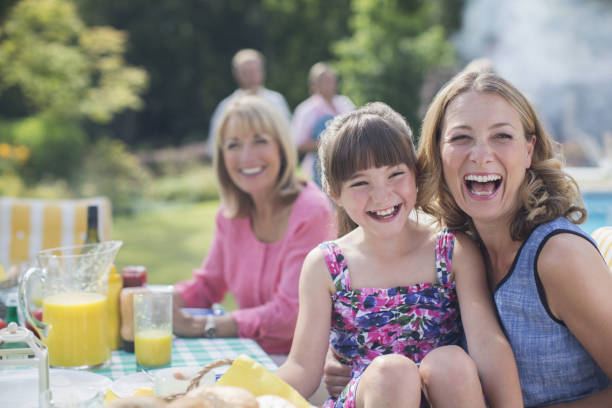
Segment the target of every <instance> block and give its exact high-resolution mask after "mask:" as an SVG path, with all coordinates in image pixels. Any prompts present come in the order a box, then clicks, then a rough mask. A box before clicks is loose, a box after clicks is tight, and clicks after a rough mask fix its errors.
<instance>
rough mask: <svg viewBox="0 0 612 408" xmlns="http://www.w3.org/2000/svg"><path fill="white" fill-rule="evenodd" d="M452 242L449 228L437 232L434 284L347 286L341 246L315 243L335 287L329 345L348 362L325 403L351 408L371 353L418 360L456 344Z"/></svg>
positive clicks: (459, 332) (457, 323)
mask: <svg viewBox="0 0 612 408" xmlns="http://www.w3.org/2000/svg"><path fill="white" fill-rule="evenodd" d="M454 241H455V236H454V234H453V233H451V232H449V231H447V230H442V231H441V232H440V233H438V235H437V236H436V245H435V257H436V270H437V279H438V280H437V282H425V283H419V284H415V285H410V286H402V287H396V288H389V289H378V288H361V289H354V290H353V289H351V280H350V275H349V271H348V267H347V263H346V260H345V258H344V255H343V254H342V251H341V250H340V247H339V246H338V245H337V244H336V243H335V242H332V241H330V242H324V243H322V244H320V245H319V248H320V249H321V250H322V251H323V253H324V255H325V260H326V263H327V267H328V269H329V271H330V273H331V276H332V279H333V280H334V285H335V287H336V293H335V294H334V295H333V297H332V300H333V308H332V325H331V334H330V344H331V346H332V347H333V349H334V351H335V352H336V353H337V354H338V355H340V356H341V357H342V358H343V360H344V362H345V363H347V364H350V365H351V366H352V374H351V376H352V379H351V381H350V382H349V383H348V384H347V386H346V387H345V388H344V390H343V391H342V393H341V394H340V396H339V397H338V399H333V398H329V399H328V400H327V401H326V402H325V404H324V405H323V407H325V408H330V407H351V408H353V407H355V393H356V391H357V385H358V383H359V379H360V377H361V374H362V373H363V371H364V370H365V369H366V367H367V366H368V365H369V364H370V363H371V362H372V360H374V358H375V357H378V356H380V355H383V354H391V353H396V354H402V355H404V356H407V357H409V358H411V359H412V360H413V361H414V362H415V363H417V364H419V363H420V362H421V360H422V359H423V358H424V357H425V356H426V355H427V353H429V352H430V351H431V350H433V349H434V348H436V347H439V346H444V345H449V344H459V343H460V339H461V336H462V332H463V331H462V328H461V321H460V316H459V304H458V301H457V293H456V291H455V281H454V280H451V279H450V271H451V260H452V253H453V245H454Z"/></svg>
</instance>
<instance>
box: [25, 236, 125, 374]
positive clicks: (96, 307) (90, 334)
mask: <svg viewBox="0 0 612 408" xmlns="http://www.w3.org/2000/svg"><path fill="white" fill-rule="evenodd" d="M121 245H122V242H121V241H106V242H101V243H97V244H85V245H77V246H70V247H62V248H53V249H47V250H43V251H39V252H38V253H37V254H36V260H37V262H38V267H33V268H30V269H28V271H27V272H26V273H25V275H24V276H23V279H22V280H21V282H20V284H19V306H20V308H21V310H22V311H23V314H24V316H25V319H26V320H27V321H28V322H29V323H30V325H31V326H32V327H34V328H35V329H36V330H37V331H38V332H39V334H40V336H41V340H42V341H43V343H45V345H46V346H47V348H48V349H49V364H50V365H51V366H53V367H66V368H79V369H90V368H99V367H101V366H102V365H104V364H105V363H106V362H107V361H108V359H109V358H110V354H111V351H110V344H109V337H108V313H107V300H106V294H107V286H108V273H109V269H110V266H111V264H112V263H113V261H114V259H115V256H116V255H117V251H119V248H120V247H121ZM37 299H38V301H36V300H37ZM36 303H42V321H40V320H39V319H37V318H36V317H34V316H33V314H32V310H33V305H35V304H36Z"/></svg>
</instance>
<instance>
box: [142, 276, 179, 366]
mask: <svg viewBox="0 0 612 408" xmlns="http://www.w3.org/2000/svg"><path fill="white" fill-rule="evenodd" d="M134 351H135V354H136V363H137V365H138V366H140V367H144V368H149V367H163V366H168V365H169V364H170V361H171V357H172V287H168V288H163V289H161V288H157V289H154V290H149V291H146V292H141V293H135V294H134Z"/></svg>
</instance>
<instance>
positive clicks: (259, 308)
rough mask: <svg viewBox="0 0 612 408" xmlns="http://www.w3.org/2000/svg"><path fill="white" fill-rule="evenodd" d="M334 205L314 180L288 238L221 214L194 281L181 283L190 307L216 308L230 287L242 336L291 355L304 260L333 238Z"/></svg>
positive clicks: (292, 218)
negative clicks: (267, 237)
mask: <svg viewBox="0 0 612 408" xmlns="http://www.w3.org/2000/svg"><path fill="white" fill-rule="evenodd" d="M332 212H333V210H332V208H331V204H330V202H329V200H328V198H327V197H326V196H325V195H324V194H323V192H321V190H319V188H318V187H317V186H316V185H315V184H314V183H312V182H308V183H307V184H306V186H305V187H304V188H303V189H302V191H301V192H300V194H299V195H298V197H297V199H296V201H295V203H294V204H293V208H292V209H291V215H290V217H289V224H288V227H287V231H286V233H285V236H284V237H283V238H282V239H281V240H280V241H277V242H272V243H265V242H261V241H259V240H258V239H257V237H256V236H255V234H254V232H253V229H252V228H251V222H250V219H249V217H243V218H233V219H230V218H226V217H225V216H224V215H223V211H222V209H221V210H220V211H219V212H218V214H217V226H216V232H215V235H214V237H213V241H212V244H211V247H210V250H209V252H208V254H207V256H206V259H205V260H204V262H203V263H202V266H201V267H200V268H199V269H195V270H194V271H193V279H192V280H190V281H186V282H181V283H178V284H176V285H175V288H177V290H178V291H179V292H180V293H181V296H182V298H183V300H184V302H185V306H186V307H210V306H211V305H212V304H213V303H215V302H220V301H221V300H222V299H223V297H224V296H225V294H226V292H227V291H230V292H231V293H232V294H233V295H234V297H235V298H236V303H237V305H238V310H235V311H233V312H232V317H233V319H234V320H235V321H236V323H237V325H238V336H239V337H245V338H252V339H254V340H256V341H257V342H258V343H259V345H260V346H261V347H262V348H263V349H264V350H265V351H266V352H267V353H269V354H287V353H288V352H289V349H290V348H291V341H292V339H293V330H294V329H295V323H296V320H297V313H298V283H299V276H300V271H301V269H302V263H303V262H304V258H305V257H306V255H307V254H308V252H309V251H310V250H311V249H313V248H314V247H316V246H317V244H319V243H320V242H323V241H326V240H328V239H332V238H333V235H332Z"/></svg>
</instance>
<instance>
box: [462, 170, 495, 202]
mask: <svg viewBox="0 0 612 408" xmlns="http://www.w3.org/2000/svg"><path fill="white" fill-rule="evenodd" d="M463 182H464V183H465V187H466V188H467V191H468V193H469V194H470V195H471V196H473V197H477V198H488V197H492V196H493V195H495V193H496V192H497V190H498V189H499V186H500V185H501V182H502V177H501V176H500V175H499V174H486V175H482V174H468V175H466V176H465V177H464V178H463Z"/></svg>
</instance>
